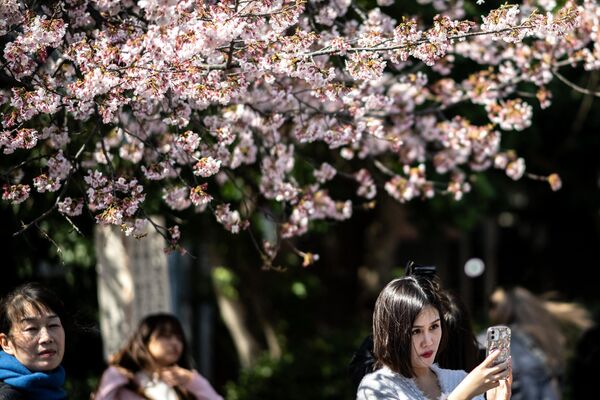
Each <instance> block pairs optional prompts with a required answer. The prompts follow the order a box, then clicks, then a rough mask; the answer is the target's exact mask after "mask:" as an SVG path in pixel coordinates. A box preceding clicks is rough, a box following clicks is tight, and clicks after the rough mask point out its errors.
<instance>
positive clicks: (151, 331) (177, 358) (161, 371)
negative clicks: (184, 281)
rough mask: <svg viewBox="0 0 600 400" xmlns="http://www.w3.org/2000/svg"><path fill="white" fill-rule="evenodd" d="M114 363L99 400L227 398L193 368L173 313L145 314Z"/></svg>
mask: <svg viewBox="0 0 600 400" xmlns="http://www.w3.org/2000/svg"><path fill="white" fill-rule="evenodd" d="M110 364H111V366H110V367H109V368H108V369H107V370H106V371H105V372H104V374H103V375H102V379H101V381H100V386H99V388H98V391H97V392H96V394H95V397H94V399H95V400H140V399H151V400H184V399H186V400H187V399H191V400H193V399H195V400H223V399H222V398H221V396H219V395H218V394H217V392H215V390H214V389H213V388H212V386H211V385H210V383H208V381H207V380H206V379H205V378H204V377H202V376H201V375H200V374H199V373H198V372H196V371H195V370H193V369H191V367H190V363H189V359H188V356H187V342H186V340H185V336H184V334H183V329H182V327H181V324H180V323H179V320H178V319H177V318H175V317H174V316H173V315H170V314H152V315H148V316H147V317H145V318H144V319H143V320H142V321H141V322H140V324H139V326H138V328H137V330H136V331H135V333H134V334H133V336H132V338H131V339H130V340H129V342H128V343H127V345H126V346H125V347H124V348H123V349H122V350H121V351H119V352H118V353H117V354H116V355H115V357H113V359H112V360H111V362H110ZM0 400H1V399H0Z"/></svg>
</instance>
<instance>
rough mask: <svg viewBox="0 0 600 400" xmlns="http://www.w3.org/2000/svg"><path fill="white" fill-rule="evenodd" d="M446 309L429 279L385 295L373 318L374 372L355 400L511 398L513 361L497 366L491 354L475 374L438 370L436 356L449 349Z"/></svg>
mask: <svg viewBox="0 0 600 400" xmlns="http://www.w3.org/2000/svg"><path fill="white" fill-rule="evenodd" d="M443 314H444V306H443V300H442V298H441V296H440V292H439V288H438V287H437V285H436V284H435V283H434V282H432V280H430V279H425V278H423V277H419V276H406V277H403V278H399V279H394V280H393V281H391V282H390V283H388V284H387V286H386V287H385V288H384V289H383V290H382V291H381V293H380V294H379V297H378V298H377V302H376V303H375V311H374V312H373V342H374V349H373V354H374V355H375V359H376V362H375V367H376V368H377V369H376V370H375V371H374V372H372V373H370V374H367V375H365V377H364V378H363V379H362V381H361V382H360V385H359V387H358V391H357V395H356V398H357V400H384V399H402V400H421V399H424V398H427V399H445V398H456V399H477V400H483V393H486V399H487V400H508V399H509V398H510V385H511V369H510V359H508V360H506V361H504V362H501V363H499V364H496V365H494V360H495V359H496V358H497V357H498V355H499V354H500V352H499V351H495V352H493V353H491V354H490V355H489V356H488V357H487V358H486V359H485V360H484V361H483V362H482V363H481V364H479V365H478V366H476V367H475V368H474V369H473V371H471V372H470V373H469V374H467V373H466V372H465V371H461V370H450V369H445V368H440V367H439V366H438V365H436V364H435V362H434V361H435V359H436V355H437V353H438V351H439V350H440V349H443V348H444V345H445V344H446V336H447V335H448V332H446V327H445V325H446V323H445V319H444V318H443Z"/></svg>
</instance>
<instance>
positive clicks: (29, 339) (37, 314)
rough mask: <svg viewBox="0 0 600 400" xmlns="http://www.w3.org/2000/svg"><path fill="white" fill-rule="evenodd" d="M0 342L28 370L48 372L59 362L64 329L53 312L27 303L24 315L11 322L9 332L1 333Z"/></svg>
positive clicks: (63, 349)
mask: <svg viewBox="0 0 600 400" xmlns="http://www.w3.org/2000/svg"><path fill="white" fill-rule="evenodd" d="M0 344H1V345H2V350H4V351H5V352H6V353H8V354H11V355H13V356H14V357H15V358H16V359H17V360H19V362H20V363H21V364H23V365H24V366H25V367H26V368H27V369H29V370H30V371H32V372H37V371H44V372H46V371H51V370H53V369H54V368H56V367H58V366H59V365H60V363H61V362H62V359H63V356H64V353H65V330H64V329H63V326H62V324H61V321H60V318H59V317H58V316H57V315H56V314H55V313H54V312H52V311H51V310H48V309H44V308H42V310H41V311H38V310H36V308H35V307H33V306H31V305H29V306H28V307H27V308H26V311H25V315H24V317H23V318H22V319H21V320H20V321H13V323H12V327H11V329H10V333H9V335H6V334H3V333H0Z"/></svg>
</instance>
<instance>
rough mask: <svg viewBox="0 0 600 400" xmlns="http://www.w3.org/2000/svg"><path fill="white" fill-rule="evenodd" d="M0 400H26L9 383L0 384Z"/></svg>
mask: <svg viewBox="0 0 600 400" xmlns="http://www.w3.org/2000/svg"><path fill="white" fill-rule="evenodd" d="M0 400H24V397H23V394H22V393H21V392H19V391H18V390H17V389H15V388H14V387H12V386H10V385H9V384H7V383H4V382H0Z"/></svg>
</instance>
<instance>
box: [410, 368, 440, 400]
mask: <svg viewBox="0 0 600 400" xmlns="http://www.w3.org/2000/svg"><path fill="white" fill-rule="evenodd" d="M413 372H414V374H415V376H414V381H415V383H416V384H417V387H418V388H419V389H420V390H421V391H422V392H423V394H424V395H425V397H427V398H428V399H437V398H439V397H440V395H441V394H442V390H441V388H440V383H439V381H438V378H437V375H436V374H435V372H433V371H432V370H431V368H429V367H423V368H419V369H415V370H414V371H413Z"/></svg>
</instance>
